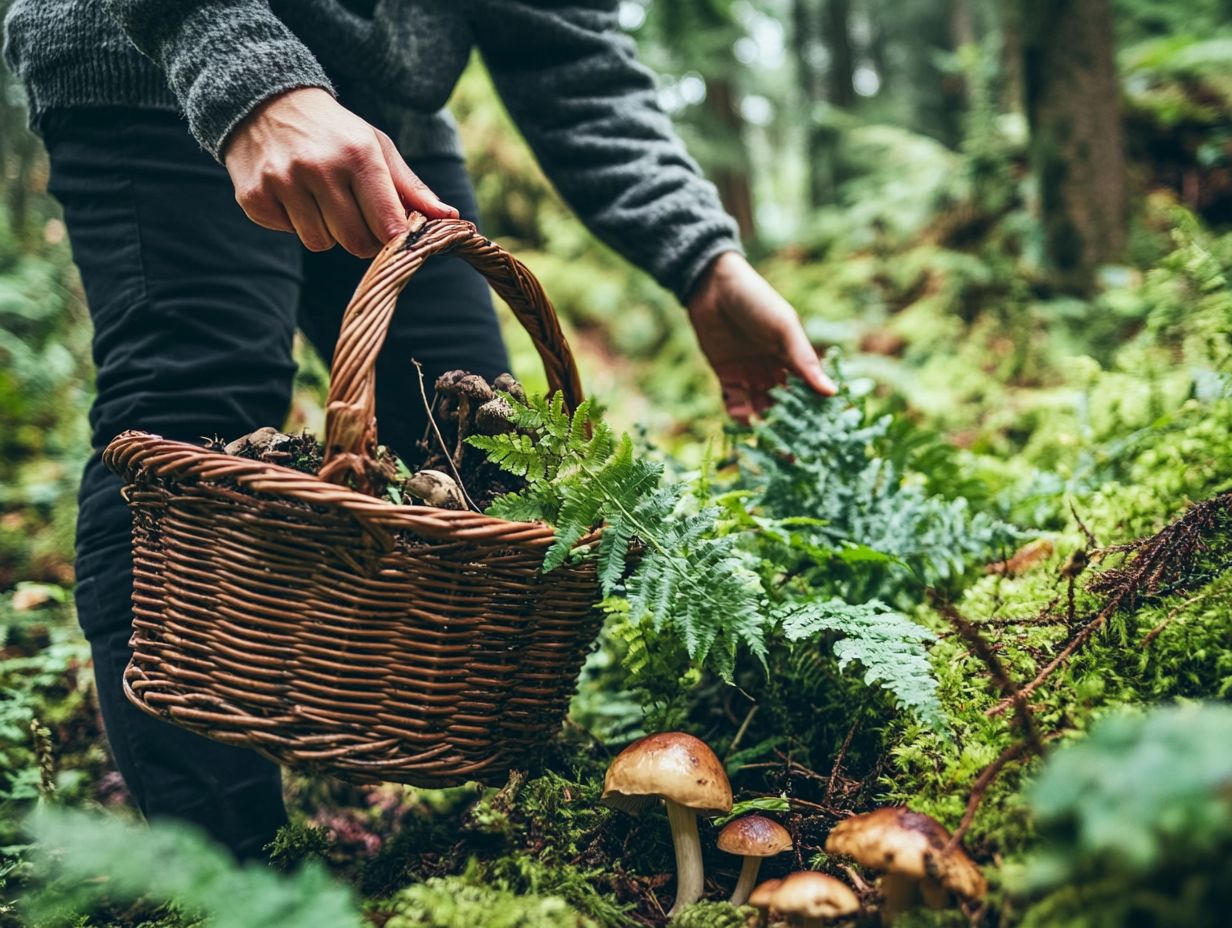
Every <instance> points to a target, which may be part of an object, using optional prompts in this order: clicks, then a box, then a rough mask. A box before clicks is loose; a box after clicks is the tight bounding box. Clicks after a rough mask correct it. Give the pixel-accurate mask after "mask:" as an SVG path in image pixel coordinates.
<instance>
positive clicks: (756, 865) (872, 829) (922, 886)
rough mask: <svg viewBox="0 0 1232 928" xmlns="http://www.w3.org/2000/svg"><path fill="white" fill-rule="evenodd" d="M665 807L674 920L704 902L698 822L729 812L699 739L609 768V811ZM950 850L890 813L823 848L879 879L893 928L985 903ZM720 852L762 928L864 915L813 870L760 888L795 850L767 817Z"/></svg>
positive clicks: (660, 740)
mask: <svg viewBox="0 0 1232 928" xmlns="http://www.w3.org/2000/svg"><path fill="white" fill-rule="evenodd" d="M659 799H661V800H663V804H664V805H665V806H666V808H667V819H668V823H669V824H670V826H671V829H672V844H673V845H674V847H675V850H676V900H675V902H674V903H673V905H672V907H671V909H670V910H669V911H668V913H667V914H668V917H669V918H671V917H673V916H674V915H676V914H677V913H678V912H679V911H680V910H681V909H682V908H684V907H685V906H687V905H689V904H690V903H692V902H696V901H697V900H698V899H700V898H701V897H702V892H703V888H704V887H703V882H704V876H703V869H702V849H701V839H700V838H699V836H698V832H697V816H698V815H705V816H714V815H723V814H726V813H728V812H730V811H731V808H732V791H731V784H730V783H729V782H728V780H727V774H726V773H725V772H724V770H723V765H722V763H720V761H719V759H718V757H716V756H715V754H714V752H713V751H711V750H710V748H709V747H708V746H707V745H706V744H705V743H704V742H703V741H701V740H699V739H698V738H695V737H693V736H692V735H688V734H684V733H683V732H664V733H661V734H656V735H648V736H646V737H645V738H641V739H639V740H638V741H635V742H633V743H632V744H631V745H629V746H628V747H627V748H625V749H624V750H623V751H621V752H620V754H619V755H617V757H616V759H615V760H613V761H612V764H611V766H610V767H608V770H607V776H606V777H605V778H604V781H603V802H604V803H606V804H607V805H609V806H611V807H613V808H616V809H620V810H622V811H625V812H629V813H631V814H634V815H636V814H637V813H638V812H640V811H641V810H642V809H644V808H645V807H646V806H648V805H650V804H651V803H653V802H654V801H656V800H659ZM950 843H951V842H950V834H949V832H947V831H946V830H945V829H944V828H943V827H942V826H941V825H940V824H938V823H937V822H936V821H934V820H933V819H931V818H929V817H928V816H927V815H921V814H919V813H916V812H911V811H910V810H908V809H904V808H897V807H893V808H883V809H877V810H876V811H874V812H870V813H868V814H866V815H857V816H854V817H852V818H849V819H846V820H845V821H843V822H841V823H839V824H838V825H837V826H835V828H834V830H833V831H831V832H830V835H829V837H828V838H827V840H826V851H827V852H828V853H831V854H836V855H842V856H845V857H850V858H852V859H853V860H855V861H856V862H857V863H859V864H860V865H861V866H864V867H868V868H870V869H873V870H879V871H881V876H880V878H879V880H878V886H879V888H880V890H881V897H882V901H881V905H880V915H881V922H882V924H883V925H887V926H888V925H892V924H893V922H894V919H895V918H896V917H897V916H898V915H899V914H900V913H902V912H904V911H906V910H908V909H910V908H912V907H914V906H916V905H919V904H923V905H926V906H928V907H930V908H945V907H947V906H949V905H951V904H953V902H954V900H955V898H956V897H957V898H960V899H978V898H980V897H982V896H983V895H984V892H985V890H986V884H985V882H984V876H983V874H982V873H981V872H980V869H979V867H977V866H976V865H975V864H974V863H973V862H972V861H971V859H970V858H969V857H967V855H966V854H965V853H963V851H962V849H961V848H958V847H953V848H951V847H950ZM718 846H719V849H720V850H722V851H725V852H727V853H728V854H734V855H738V856H740V857H743V858H744V863H743V864H742V866H741V870H740V877H739V879H738V881H737V883H736V887H735V889H734V890H733V892H732V895H731V902H732V904H733V905H744V904H746V903H747V904H748V905H751V906H753V907H754V908H756V909H758V910H759V912H760V922H761V925H762V926H765V925H766V924H767V923H768V922H769V920H770V919H771V917H773V918H775V919H781V920H784V921H787V922H788V923H790V924H793V925H800V926H803V928H814V926H822V925H826V924H829V923H833V922H837V921H840V920H843V919H847V918H849V917H851V916H854V915H856V914H857V913H859V912H860V911H861V903H860V899H859V897H858V896H857V895H856V894H855V893H854V892H853V891H852V890H851V889H850V888H849V887H848V886H847V885H846V884H845V883H843V882H841V881H839V880H837V879H835V878H834V877H832V876H828V875H826V874H824V873H818V872H816V871H799V872H796V873H791V874H789V875H788V876H786V877H785V878H783V879H781V880H766V881H765V882H763V883H761V884H760V885H755V884H756V883H757V873H758V870H759V869H760V868H761V862H762V860H763V859H764V858H766V857H773V856H774V855H776V854H781V853H783V852H784V851H790V850H791V848H792V840H791V835H790V834H789V833H788V831H787V829H785V828H784V827H783V826H782V825H780V824H779V823H778V822H775V821H774V820H772V819H769V818H766V817H765V816H761V815H746V816H742V817H741V818H737V819H734V820H733V821H731V822H729V823H728V824H727V825H725V826H724V827H723V829H722V830H721V831H720V832H719V836H718Z"/></svg>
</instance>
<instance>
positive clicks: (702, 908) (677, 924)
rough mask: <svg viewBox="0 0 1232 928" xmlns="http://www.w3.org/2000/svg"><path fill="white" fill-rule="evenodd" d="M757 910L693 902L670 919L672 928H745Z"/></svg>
mask: <svg viewBox="0 0 1232 928" xmlns="http://www.w3.org/2000/svg"><path fill="white" fill-rule="evenodd" d="M756 915H757V910H756V909H753V908H752V907H750V906H747V905H745V906H740V907H737V906H734V905H732V904H731V903H730V902H706V901H705V900H703V901H701V902H694V903H693V904H692V905H689V906H685V907H684V908H683V909H681V910H680V913H679V914H678V915H677V916H676V917H675V918H673V919H672V921H671V924H672V928H747V925H748V924H749V919H751V918H754V917H756Z"/></svg>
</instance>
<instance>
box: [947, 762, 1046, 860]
mask: <svg viewBox="0 0 1232 928" xmlns="http://www.w3.org/2000/svg"><path fill="white" fill-rule="evenodd" d="M1027 748H1028V744H1027V742H1025V741H1016V742H1014V743H1013V744H1011V745H1010V746H1009V747H1008V748H1006V749H1005V750H1004V751H1002V752H1001V753H1000V754H999V755H998V756H997V759H996V760H994V761H993V762H992V763H991V764H989V765H988V766H987V767H985V768H984V769H983V770H982V771H980V775H979V776H978V777H976V779H975V783H974V784H973V785H972V787H971V796H970V798H969V799H967V808H966V810H965V811H964V812H963V817H962V818H961V819H960V820H959V822H958V827H957V828H955V829H954V833H953V834H952V835H951V836H950V843H949V844H947V845H946V847H945V851H943V853H945V854H948V853H950V851H952V850H954V849H955V848H956V847H958V845H959V844H961V843H962V839H963V835H965V834H966V833H967V830H968V829H969V828H970V827H971V823H972V822H973V821H975V812H976V810H977V809H978V808H979V807H980V803H981V802H982V801H983V799H984V794H985V793H986V792H988V787H989V786H991V785H992V781H993V780H995V779H996V778H997V776H998V775H999V774H1000V773H1001V771H1002V770H1003V769H1004V768H1005V766H1006V764H1009V763H1011V762H1012V761H1016V760H1018V759H1019V758H1021V757H1022V756H1023V755H1024V754H1025V753H1026V752H1027Z"/></svg>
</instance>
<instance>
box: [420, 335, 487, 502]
mask: <svg viewBox="0 0 1232 928" xmlns="http://www.w3.org/2000/svg"><path fill="white" fill-rule="evenodd" d="M411 363H412V364H414V365H415V371H416V372H417V373H418V374H419V395H420V396H422V397H423V404H424V410H425V411H426V412H427V414H428V424H429V425H430V426H432V433H433V434H434V435H435V436H436V440H437V441H438V442H440V443H441V451H443V452H444V453H445V460H446V461H448V462H449V469H450V470H451V471H453V479H454V480H456V481H458V489H459V490H461V491H462V495H463V496H464V497H466V504H467V505H468V506H470V507H471V509H473V510H474V511H475V512H479V507H478V506H476V505H475V501H474V500H473V499H471V495H470V493H468V492H466V484H464V483H463V482H462V475H461V474H460V473H458V467H457V465H456V464H454V462H453V458H451V457H450V456H449V447H448V446H447V445H446V444H445V439H444V437H443V436H442V435H441V430H440V429H439V428H438V427H437V424H436V419H435V417H433V415H432V404H431V403H429V402H428V389H427V387H425V386H424V372H423V365H422V364H420V363H419V362H418V361H417V360H416V359H415V358H411Z"/></svg>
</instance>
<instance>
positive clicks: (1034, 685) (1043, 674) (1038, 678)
mask: <svg viewBox="0 0 1232 928" xmlns="http://www.w3.org/2000/svg"><path fill="white" fill-rule="evenodd" d="M1118 605H1120V600H1119V599H1118V600H1116V601H1115V602H1114V603H1110V604H1109V605H1107V606H1105V607H1104V608H1103V609H1102V610H1101V611H1100V613H1099V614H1098V615H1097V616H1095V618H1093V619H1092V620H1091V621H1090V622H1088V623H1087V624H1086V625H1084V626H1083V627H1082V629H1081V630H1080V631H1079V632H1078V634H1076V635H1074V637H1073V638H1071V639H1070V642H1069V644H1067V645H1066V646H1065V647H1064V648H1063V649H1062V651H1061V653H1060V654H1058V655H1057V656H1056V657H1054V658H1053V659H1052V660H1050V661H1049V662H1048V663H1047V664H1046V665H1044V669H1043V670H1041V671H1040V672H1039V673H1037V674H1036V675H1035V679H1034V680H1032V681H1031V682H1030V683H1027V684H1024V685H1023V686H1022V687H1020V688H1019V690H1018V697H1017V698H1018V699H1023V700H1025V699H1026V698H1027V697H1028V696H1030V695H1031V694H1032V693H1034V692H1035V691H1036V690H1037V689H1039V688H1040V686H1042V685H1043V684H1044V682H1045V681H1046V680H1047V679H1048V678H1049V677H1050V676H1052V674H1053V672H1054V671H1055V670H1056V669H1057V668H1058V667H1060V666H1061V665H1062V664H1063V663H1065V662H1066V661H1067V660H1069V659H1070V657H1072V656H1073V654H1074V652H1075V651H1077V650H1078V649H1079V648H1080V647H1082V646H1083V645H1084V644H1085V643H1086V641H1087V639H1088V638H1090V637H1091V636H1092V635H1094V634H1095V632H1096V631H1097V630H1098V629H1099V627H1100V626H1101V625H1103V624H1104V623H1105V622H1106V621H1108V616H1110V615H1112V613H1113V612H1114V611H1115V608H1116V606H1118ZM1012 705H1014V700H1013V699H1008V698H1007V699H1003V700H1001V701H1000V702H999V703H997V704H996V705H995V706H993V707H992V708H991V709H988V710H986V711H985V712H984V714H985V715H986V716H988V717H989V718H992V717H993V716H995V715H1000V714H1001V713H1002V712H1004V711H1005V710H1006V709H1008V708H1009V707H1010V706H1012Z"/></svg>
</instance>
